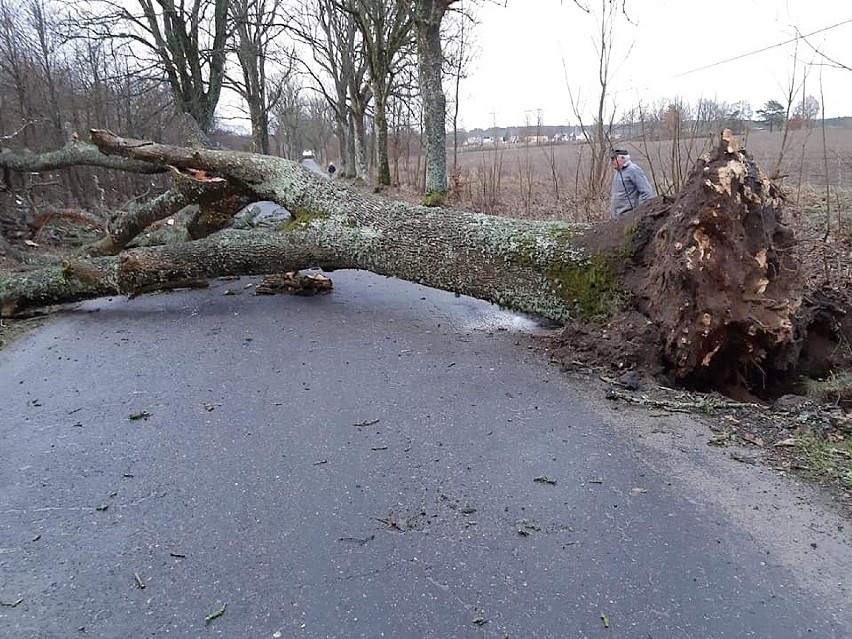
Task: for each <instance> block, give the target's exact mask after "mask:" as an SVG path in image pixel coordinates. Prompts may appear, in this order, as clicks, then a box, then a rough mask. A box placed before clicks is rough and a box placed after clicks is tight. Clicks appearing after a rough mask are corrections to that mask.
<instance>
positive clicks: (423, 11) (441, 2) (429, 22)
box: [415, 0, 452, 197]
mask: <svg viewBox="0 0 852 639" xmlns="http://www.w3.org/2000/svg"><path fill="white" fill-rule="evenodd" d="M451 1H452V0H450V2H448V1H447V0H420V1H419V2H417V3H416V12H417V18H416V20H415V25H416V27H417V60H418V64H419V76H420V95H421V98H422V100H423V134H424V138H425V140H426V182H425V185H424V191H425V194H426V196H427V197H429V196H436V195H437V196H443V195H445V194H446V192H447V132H446V125H447V99H446V97H445V96H444V87H443V85H442V82H441V66H442V64H443V63H444V55H443V51H442V49H441V20H442V19H443V17H444V12H445V11H446V10H447V7H448V6H449V4H450V3H451Z"/></svg>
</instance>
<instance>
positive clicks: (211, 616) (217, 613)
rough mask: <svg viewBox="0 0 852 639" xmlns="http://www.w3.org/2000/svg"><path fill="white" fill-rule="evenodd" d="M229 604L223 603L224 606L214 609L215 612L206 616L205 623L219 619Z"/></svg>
mask: <svg viewBox="0 0 852 639" xmlns="http://www.w3.org/2000/svg"><path fill="white" fill-rule="evenodd" d="M227 605H228V604H222V607H221V608H218V609H216V610H214V611H213V612H211V613H210V614H209V615H207V616H206V617H204V623H210V622H211V621H213V620H214V619H218V618H219V617H221V616H222V615H224V614H225V608H226V607H227Z"/></svg>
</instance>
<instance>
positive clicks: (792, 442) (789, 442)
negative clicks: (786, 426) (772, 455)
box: [773, 437, 796, 447]
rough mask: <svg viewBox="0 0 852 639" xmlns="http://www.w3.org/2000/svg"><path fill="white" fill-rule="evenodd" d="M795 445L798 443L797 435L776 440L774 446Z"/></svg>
mask: <svg viewBox="0 0 852 639" xmlns="http://www.w3.org/2000/svg"><path fill="white" fill-rule="evenodd" d="M795 445H796V438H795V437H788V438H787V439H782V440H781V441H779V442H775V443H774V444H773V446H776V447H781V446H795Z"/></svg>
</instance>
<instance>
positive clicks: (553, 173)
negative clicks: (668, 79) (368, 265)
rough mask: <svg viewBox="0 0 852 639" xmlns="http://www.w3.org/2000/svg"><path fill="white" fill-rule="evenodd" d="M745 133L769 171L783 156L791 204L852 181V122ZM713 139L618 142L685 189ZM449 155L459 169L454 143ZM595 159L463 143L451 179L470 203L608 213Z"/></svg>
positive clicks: (575, 146)
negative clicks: (593, 176) (590, 175)
mask: <svg viewBox="0 0 852 639" xmlns="http://www.w3.org/2000/svg"><path fill="white" fill-rule="evenodd" d="M823 136H824V137H825V143H823ZM738 139H739V140H740V142H741V145H742V146H744V147H745V148H747V149H748V150H749V151H750V152H751V153H752V155H753V156H754V157H755V159H756V160H757V163H758V165H759V166H760V167H761V168H762V169H763V170H764V171H765V172H766V173H767V174H772V173H773V172H774V170H775V169H776V167H777V166H778V163H779V160H780V170H779V174H780V176H781V178H780V180H779V181H780V183H781V184H782V186H784V187H785V188H786V189H787V192H788V196H789V197H790V204H791V206H798V205H799V204H803V205H806V204H807V203H806V202H802V201H801V200H802V194H803V193H805V192H806V193H809V194H820V193H824V191H825V186H826V182H827V183H828V184H829V185H830V186H831V187H837V190H838V191H842V190H845V189H847V188H852V129H847V128H836V127H827V128H826V129H825V131H824V132H823V130H822V129H820V128H813V129H808V130H800V131H791V132H790V133H789V134H788V136H787V139H786V142H785V139H784V133H783V132H780V131H773V132H771V133H770V132H769V131H765V130H763V131H751V132H749V133H748V134H746V135H742V136H739V137H738ZM712 144H715V136H714V137H713V139H710V138H700V139H693V140H686V141H683V142H681V143H680V144H679V145H678V147H677V149H675V148H674V145H673V143H672V142H671V141H650V142H646V141H643V140H619V141H618V145H619V146H622V147H625V148H627V149H628V150H629V151H630V152H631V155H632V156H633V159H634V160H635V161H636V162H638V163H639V164H640V165H641V166H642V167H643V169H644V170H645V172H646V173H647V174H648V177H649V179H650V180H651V181H652V183H654V185H655V187H656V190H657V192H658V193H660V194H667V195H672V194H674V193H676V192H677V190H678V189H679V187H680V185H681V184H682V181H683V180H684V179H685V178H686V176H687V175H688V172H689V170H690V168H691V167H692V166H693V165H694V163H695V161H696V160H697V159H698V158H699V157H700V155H701V154H702V153H704V152H705V151H707V150H708V149H709V147H710V145H712ZM782 145H783V147H784V148H783V154H782ZM448 156H449V163H450V170H451V173H452V172H453V154H452V149H450V151H449V152H448ZM414 164H415V165H417V166H418V167H419V166H421V165H420V163H419V162H415V163H414ZM589 164H590V147H589V146H588V145H587V144H582V143H577V142H563V143H558V144H552V145H542V146H525V145H505V146H497V147H477V148H469V147H467V148H462V149H459V152H458V163H457V165H456V171H455V177H454V178H451V185H450V190H451V198H452V199H453V200H454V201H455V202H456V203H458V204H459V205H461V206H464V207H466V208H472V209H474V210H479V211H483V212H487V213H493V214H498V215H512V216H516V217H535V218H545V219H561V220H566V221H596V220H603V219H606V218H607V217H608V213H607V197H608V194H609V193H608V192H609V188H608V177H609V176H608V175H607V176H606V180H605V184H604V185H603V189H602V195H600V194H599V195H596V196H594V195H590V189H589V187H588V180H587V171H588V167H589ZM409 166H411V162H409ZM417 172H418V170H417V169H414V170H412V171H411V172H409V173H405V172H404V170H400V175H399V178H400V182H401V183H403V184H406V183H408V184H414V183H416V181H417V179H416V176H417Z"/></svg>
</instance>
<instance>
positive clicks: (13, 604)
mask: <svg viewBox="0 0 852 639" xmlns="http://www.w3.org/2000/svg"><path fill="white" fill-rule="evenodd" d="M22 603H24V598H23V597H20V598H18V599H15V601H0V606H5V607H6V608H17V607H18V606H20V605H21V604H22Z"/></svg>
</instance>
